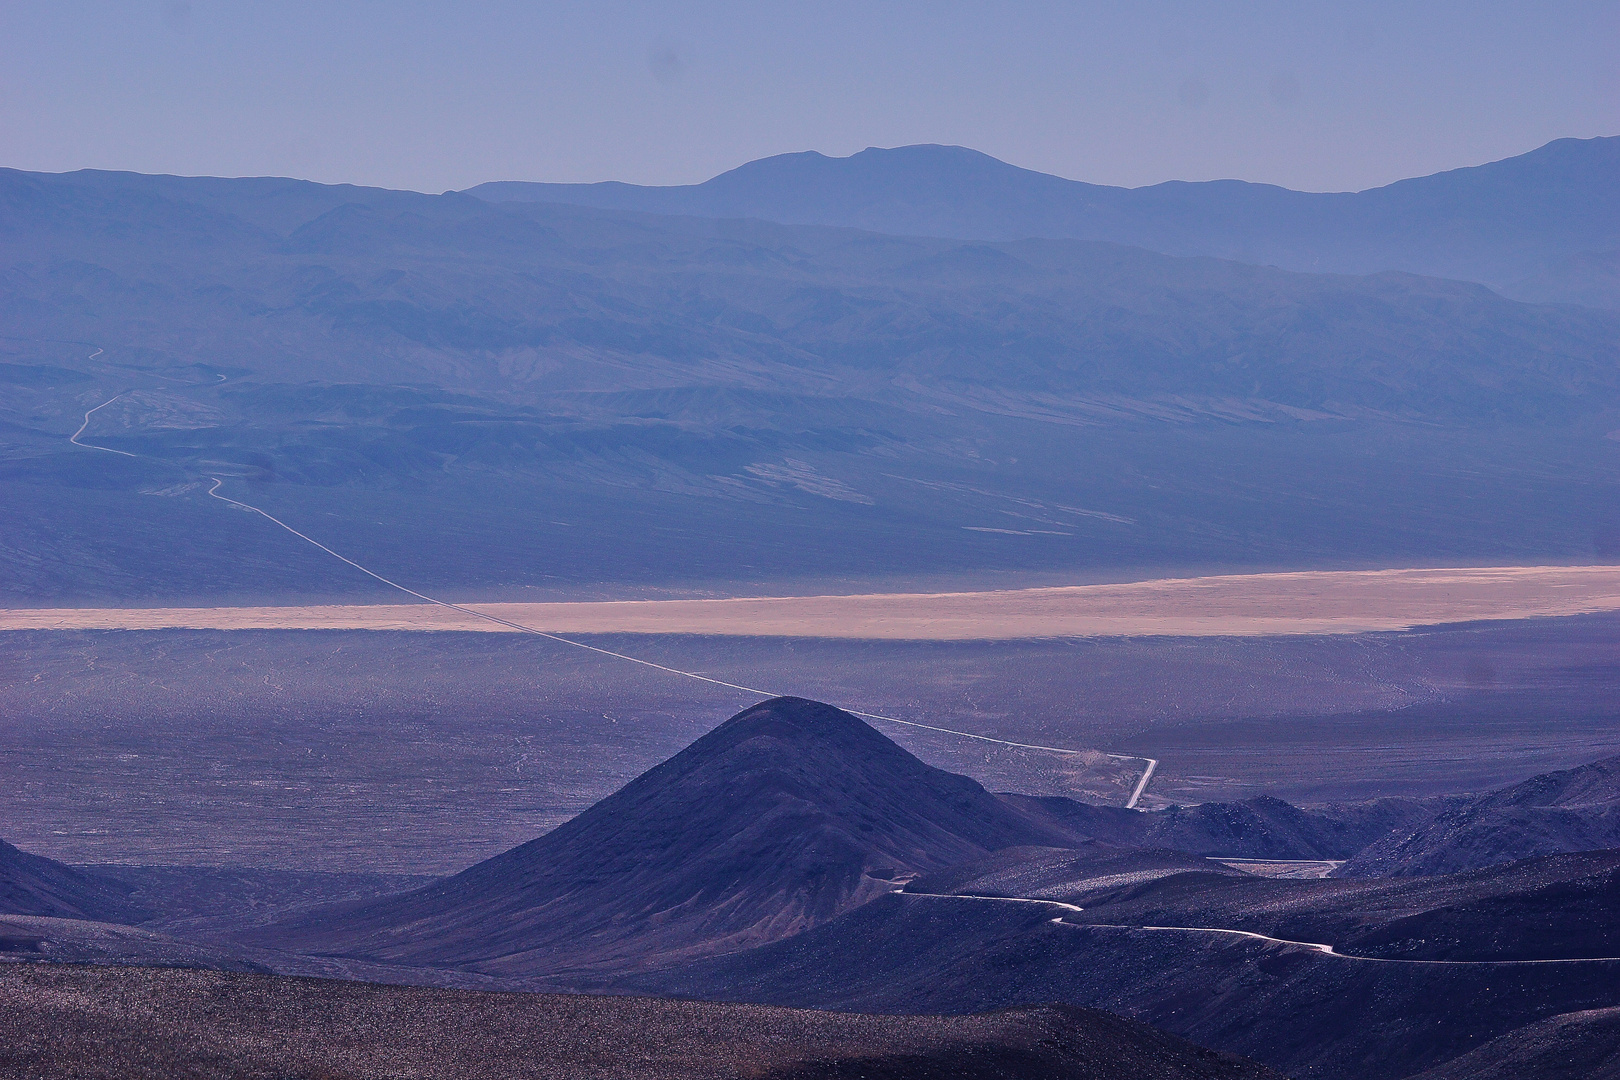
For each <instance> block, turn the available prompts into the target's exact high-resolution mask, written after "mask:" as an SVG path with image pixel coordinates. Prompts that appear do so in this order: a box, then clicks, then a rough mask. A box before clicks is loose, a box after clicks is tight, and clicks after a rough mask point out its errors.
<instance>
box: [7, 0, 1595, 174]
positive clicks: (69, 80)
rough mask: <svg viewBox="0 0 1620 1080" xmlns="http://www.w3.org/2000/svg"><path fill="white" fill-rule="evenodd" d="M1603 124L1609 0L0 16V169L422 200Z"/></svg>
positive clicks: (1255, 164)
mask: <svg viewBox="0 0 1620 1080" xmlns="http://www.w3.org/2000/svg"><path fill="white" fill-rule="evenodd" d="M1613 134H1620V2H1617V0H1589V2H1569V3H1559V2H1556V0H1548V2H1542V3H1513V4H1507V3H1491V2H1484V0H1475V2H1469V3H1460V2H1459V3H1424V2H1422V0H1404V2H1391V0H1359V2H1350V0H1338V2H1335V3H1331V4H1329V3H1321V4H1318V3H1303V2H1302V3H1247V4H1245V3H1168V2H1166V3H1151V2H1138V3H1131V4H1126V3H1118V4H1107V5H1103V4H1089V3H1040V2H1029V3H1017V2H1005V0H1004V2H1002V3H995V4H989V3H984V4H978V3H953V2H949V0H935V2H932V3H909V2H885V0H863V2H859V3H842V2H839V3H813V2H812V3H793V4H788V3H780V4H779V3H765V2H756V3H747V4H744V3H712V2H710V3H705V2H693V3H685V4H661V3H647V2H627V0H606V2H596V3H577V4H548V3H501V2H490V3H477V2H473V0H468V2H463V3H454V4H452V3H409V2H392V3H344V2H342V0H329V2H323V3H302V2H295V0H279V2H274V3H269V2H265V3H229V2H225V0H190V2H185V0H151V2H145V0H140V2H107V3H82V2H74V0H55V2H49V3H37V4H36V3H24V2H22V0H0V164H3V165H10V166H13V167H18V168H26V169H44V170H52V171H54V170H63V169H75V168H81V167H87V166H89V167H97V168H109V169H136V170H140V171H143V172H178V173H210V174H222V175H244V174H276V175H286V176H300V177H307V178H310V179H314V180H322V181H351V182H355V183H365V184H380V185H386V186H390V187H412V188H417V189H421V190H428V191H438V190H442V189H444V188H449V187H466V186H468V185H471V184H474V183H477V182H479V181H482V180H500V179H513V180H601V179H622V180H630V181H636V182H641V183H687V182H693V181H698V180H702V179H705V178H707V177H708V176H710V175H713V174H714V173H717V172H720V171H723V170H725V169H728V168H731V167H733V166H735V165H738V164H740V163H742V162H743V161H746V160H749V159H752V158H757V157H763V156H765V155H768V154H775V153H781V152H784V151H791V150H805V149H813V150H820V151H822V152H824V153H828V154H838V155H842V154H848V153H852V152H854V151H856V150H859V149H861V148H862V147H865V146H897V145H903V144H905V143H917V142H943V143H959V144H962V145H965V146H972V147H975V148H977V149H979V150H983V151H985V152H987V153H990V154H994V155H995V156H997V157H1000V158H1003V159H1005V160H1007V161H1011V162H1013V163H1015V164H1018V165H1024V166H1027V167H1029V168H1034V169H1040V170H1043V171H1047V172H1054V173H1059V174H1061V175H1063V176H1069V177H1073V178H1075V179H1080V180H1090V181H1096V182H1102V183H1115V184H1129V185H1137V184H1146V183H1154V182H1157V181H1160V180H1167V179H1208V178H1213V177H1240V178H1243V179H1251V180H1265V181H1270V182H1274V183H1279V184H1286V185H1288V186H1291V187H1302V188H1310V189H1317V190H1322V189H1345V188H1360V187H1367V186H1371V185H1375V184H1379V183H1384V182H1387V181H1389V180H1394V179H1397V178H1400V177H1403V176H1411V175H1419V174H1422V173H1427V172H1434V171H1437V170H1440V169H1445V168H1452V167H1455V166H1459V165H1469V164H1477V163H1479V162H1482V161H1488V160H1492V159H1495V158H1500V157H1506V156H1509V155H1512V154H1517V153H1521V152H1523V151H1525V150H1529V149H1531V148H1533V147H1535V146H1539V145H1540V144H1542V143H1544V142H1547V141H1548V140H1550V139H1554V138H1558V137H1561V136H1581V137H1588V136H1593V135H1613Z"/></svg>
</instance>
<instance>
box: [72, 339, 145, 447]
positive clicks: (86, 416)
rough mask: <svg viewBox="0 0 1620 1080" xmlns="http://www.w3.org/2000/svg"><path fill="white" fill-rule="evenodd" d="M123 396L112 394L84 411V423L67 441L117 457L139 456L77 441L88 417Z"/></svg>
mask: <svg viewBox="0 0 1620 1080" xmlns="http://www.w3.org/2000/svg"><path fill="white" fill-rule="evenodd" d="M100 351H101V350H100V349H97V350H96V352H100ZM123 396H124V395H123V394H114V395H113V396H112V397H110V398H108V399H107V400H106V401H103V402H102V403H101V404H100V405H97V406H96V407H95V408H94V409H91V410H89V411H88V412H86V413H85V414H84V423H82V424H80V425H79V430H78V431H75V432H74V433H73V434H71V435H69V436H68V442H70V443H72V444H73V445H74V446H82V447H84V448H85V449H86V450H102V451H105V452H106V453H109V454H117V455H118V456H119V457H139V456H140V455H139V454H127V453H125V452H124V451H122V450H114V449H113V448H112V447H110V446H97V445H95V444H94V443H86V442H80V441H79V436H80V435H83V434H84V429H85V428H87V427H89V426H90V417H91V416H93V415H95V414H96V413H98V412H100V411H101V410H102V409H105V408H106V407H107V406H109V405H111V404H112V403H113V402H115V401H117V400H118V399H119V398H121V397H123Z"/></svg>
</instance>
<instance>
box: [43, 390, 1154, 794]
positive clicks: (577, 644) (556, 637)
mask: <svg viewBox="0 0 1620 1080" xmlns="http://www.w3.org/2000/svg"><path fill="white" fill-rule="evenodd" d="M120 397H123V395H122V394H117V395H114V396H113V397H111V398H108V399H107V400H106V401H103V402H102V403H101V404H100V405H97V406H96V407H95V408H94V409H90V410H89V411H88V412H86V413H85V414H84V422H83V423H82V424H80V425H79V430H78V431H75V432H74V433H73V434H72V435H71V436H69V437H68V441H69V442H71V443H73V444H74V445H75V446H82V447H84V448H85V449H87V450H103V451H106V452H107V453H109V454H120V455H122V456H124V457H136V456H138V455H135V454H129V453H125V452H124V451H122V450H114V449H112V448H111V447H107V446H96V445H94V444H92V443H84V442H80V441H79V436H81V435H83V434H84V431H85V428H87V427H89V426H90V417H91V416H92V415H93V414H94V413H95V412H97V411H98V410H100V409H104V408H106V407H107V406H108V405H111V404H112V403H113V402H115V401H117V400H118V399H119V398H120ZM209 479H210V480H212V481H213V486H212V487H210V488H209V489H208V494H209V496H210V497H212V498H215V499H218V500H219V501H220V502H223V503H227V504H229V505H230V506H234V507H236V508H237V509H238V510H244V511H247V512H249V513H253V514H257V515H259V516H260V517H262V518H264V519H265V520H266V521H269V522H271V523H272V524H275V525H278V526H280V527H281V528H283V529H285V530H287V531H288V532H290V533H292V534H293V535H294V536H296V537H298V539H300V540H302V541H304V542H305V543H307V544H312V545H314V546H315V547H317V548H319V549H320V550H322V551H324V552H325V553H326V554H328V555H330V556H332V557H333V558H334V559H337V560H339V561H341V562H344V563H347V564H348V565H350V566H352V567H354V568H355V569H356V570H358V571H360V572H361V573H362V574H365V575H366V576H367V577H370V578H374V579H375V580H377V581H380V582H382V583H383V584H384V585H387V586H389V587H390V588H394V589H398V590H399V591H400V592H402V593H405V594H406V595H407V596H414V597H416V598H417V599H418V600H421V601H423V602H425V603H428V604H433V605H435V606H437V607H441V608H447V609H448V610H451V611H456V612H460V613H461V614H463V615H471V616H473V617H474V618H478V619H483V620H485V621H487V622H491V623H496V624H498V625H500V626H504V627H506V628H508V629H510V630H516V631H518V632H520V633H524V634H532V635H534V636H535V637H541V638H545V639H546V640H548V641H555V642H558V643H559V644H562V645H570V646H572V647H574V648H576V649H585V650H587V651H589V652H593V653H598V654H600V655H602V656H611V657H613V658H615V659H618V660H624V661H627V662H629V663H632V664H640V665H641V666H643V667H649V668H652V669H654V670H656V671H662V672H665V673H667V674H670V675H678V676H681V677H682V678H687V679H696V680H697V681H699V682H705V683H709V684H710V685H712V686H720V687H724V688H726V689H728V690H737V691H741V692H742V693H745V694H756V695H759V696H761V697H781V696H782V695H780V694H776V693H774V692H772V691H769V690H760V689H758V688H757V687H752V686H743V685H741V684H740V683H732V682H726V681H725V680H724V679H715V678H711V677H709V676H707V675H700V674H698V673H697V672H695V671H683V670H682V669H680V668H673V667H667V666H666V665H664V664H658V663H654V662H653V661H651V660H643V659H641V658H640V657H638V656H630V655H629V654H627V653H621V652H615V651H614V650H612V649H604V648H601V647H599V646H596V645H589V644H587V643H585V642H583V641H576V640H574V639H573V638H568V637H563V636H562V635H560V634H553V633H549V632H547V631H544V630H537V629H535V628H534V627H531V626H524V625H523V624H522V623H518V622H514V621H512V620H510V619H503V618H500V617H499V616H496V615H491V614H490V613H488V612H485V611H478V610H476V609H474V608H469V607H463V606H462V605H460V604H452V603H449V602H448V601H444V600H439V599H437V598H436V597H432V596H428V595H427V594H426V593H420V592H417V591H416V590H415V589H412V588H409V587H408V586H405V585H401V584H400V583H399V582H397V581H393V580H391V579H389V578H386V577H383V576H382V575H381V574H379V573H377V572H376V571H374V570H371V569H370V568H368V567H365V566H362V565H361V564H360V563H357V562H355V561H354V560H353V559H351V558H349V557H347V556H346V555H340V554H338V553H337V552H336V551H333V550H332V549H331V548H329V547H327V546H326V545H325V544H323V543H321V542H320V541H319V540H316V539H315V538H313V537H311V536H308V535H306V534H304V533H301V532H299V531H298V530H297V529H295V528H293V527H292V526H291V525H289V524H287V523H286V522H285V521H282V520H281V519H280V518H278V517H276V516H275V515H273V514H270V513H267V512H265V511H264V510H261V509H260V508H259V507H257V506H253V505H252V504H250V503H245V502H242V501H240V500H238V499H232V498H230V497H229V496H226V495H221V494H220V493H219V489H220V488H222V487H224V486H225V480H224V479H223V478H222V477H218V476H210V477H209ZM848 711H849V712H851V713H853V714H855V715H856V716H859V717H862V718H864V719H867V720H880V721H882V722H884V723H889V724H901V725H904V726H905V727H912V728H920V729H922V730H925V731H937V732H940V733H941V734H945V735H954V736H957V737H958V738H963V739H977V740H978V741H980V742H987V743H995V744H997V745H1000V746H1011V747H1015V748H1017V749H1020V750H1039V751H1043V752H1046V753H1052V754H1074V753H1083V752H1084V751H1079V750H1075V749H1072V748H1069V747H1062V746H1041V745H1038V744H1035V743H1020V742H1012V741H1009V740H1007V739H996V738H992V737H990V736H988V735H975V734H974V733H973V732H971V731H958V730H956V729H954V728H946V727H937V726H935V725H933V724H923V723H919V722H917V721H915V720H901V719H900V718H899V717H895V716H884V715H882V714H881V713H873V712H864V711H862V710H860V709H850V710H848ZM1108 757H1110V758H1112V759H1114V760H1116V761H1142V762H1144V763H1145V767H1144V769H1143V771H1142V778H1141V779H1140V780H1139V781H1137V784H1136V788H1135V790H1133V791H1132V792H1131V796H1130V799H1129V800H1128V801H1127V802H1126V803H1125V805H1126V807H1127V808H1134V807H1135V806H1136V804H1137V801H1138V800H1139V799H1141V797H1142V792H1144V791H1145V790H1147V785H1148V781H1149V780H1151V779H1152V778H1153V770H1154V769H1156V768H1157V767H1158V764H1159V763H1158V761H1157V760H1155V759H1153V758H1141V757H1136V756H1133V755H1130V754H1109V755H1108Z"/></svg>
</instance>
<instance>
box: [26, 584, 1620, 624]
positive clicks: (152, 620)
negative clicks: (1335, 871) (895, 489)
mask: <svg viewBox="0 0 1620 1080" xmlns="http://www.w3.org/2000/svg"><path fill="white" fill-rule="evenodd" d="M467 606H468V607H470V608H472V609H474V610H477V611H481V612H486V613H488V614H490V615H494V616H497V617H499V618H502V619H506V620H508V621H511V622H516V623H521V624H522V625H523V626H526V627H529V628H531V629H534V630H541V631H546V632H549V633H557V634H606V633H632V634H706V635H730V636H782V637H823V638H869V639H889V640H914V641H967V640H1009V639H1017V638H1045V637H1114V636H1164V635H1176V636H1180V635H1188V636H1216V635H1220V636H1226V635H1242V636H1253V635H1262V634H1350V633H1362V632H1367V631H1377V630H1404V629H1409V628H1411V627H1416V626H1433V625H1436V624H1439V623H1455V622H1475V621H1480V620H1496V619H1526V618H1537V617H1548V616H1560V615H1579V614H1588V613H1595V612H1607V611H1620V566H1523V567H1483V568H1479V567H1476V568H1464V569H1427V570H1369V571H1311V572H1301V573H1284V574H1241V575H1228V576H1222V577H1202V578H1170V579H1161V580H1155V581H1138V582H1131V583H1127V584H1118V585H1077V586H1067V587H1058V588H1041V589H1009V590H1001V591H993V592H958V593H888V594H868V595H857V596H782V597H745V598H736V599H720V600H634V601H609V602H585V603H545V604H471V605H467ZM180 628H186V629H218V630H246V629H303V630H429V631H433V630H437V631H443V630H476V631H488V632H495V633H514V632H516V631H513V630H511V629H510V628H508V627H504V626H501V625H499V624H497V623H492V622H488V621H485V620H483V619H480V618H477V617H476V616H472V615H468V614H464V613H462V612H459V611H454V610H451V609H448V608H444V607H437V606H434V605H431V604H366V605H326V606H310V607H218V608H40V609H23V608H18V609H0V630H156V629H180Z"/></svg>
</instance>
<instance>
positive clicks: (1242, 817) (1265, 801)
mask: <svg viewBox="0 0 1620 1080" xmlns="http://www.w3.org/2000/svg"><path fill="white" fill-rule="evenodd" d="M1003 798H1005V799H1007V800H1008V801H1009V802H1011V803H1012V804H1013V805H1015V806H1017V807H1019V808H1020V809H1023V810H1024V811H1026V812H1028V813H1030V814H1032V815H1034V816H1038V817H1044V818H1046V819H1047V820H1049V821H1051V822H1052V823H1053V824H1054V825H1056V826H1058V827H1060V828H1063V829H1065V830H1068V831H1071V832H1077V833H1080V834H1082V835H1085V836H1091V837H1095V838H1096V839H1098V840H1104V841H1107V842H1108V843H1112V844H1122V845H1125V846H1128V847H1149V848H1169V849H1170V850H1172V851H1185V852H1188V853H1190V854H1193V855H1226V856H1232V857H1235V858H1250V859H1348V858H1350V857H1351V856H1352V855H1355V854H1356V853H1357V852H1358V851H1360V850H1362V849H1363V848H1365V847H1366V846H1367V845H1369V844H1371V843H1373V842H1374V841H1376V840H1379V839H1381V838H1383V837H1385V836H1387V835H1389V833H1390V831H1391V830H1392V829H1395V828H1398V827H1400V826H1402V825H1410V824H1411V823H1413V822H1414V821H1415V820H1423V819H1426V818H1428V817H1429V816H1431V815H1432V814H1433V812H1434V806H1433V804H1430V803H1428V802H1426V801H1423V800H1417V799H1389V800H1378V801H1377V802H1375V803H1370V804H1364V805H1359V806H1343V807H1335V808H1332V809H1331V810H1320V811H1319V810H1305V809H1301V808H1300V807H1297V806H1293V805H1291V804H1289V803H1286V802H1284V801H1283V800H1281V799H1276V798H1272V797H1271V796H1269V795H1261V796H1259V797H1257V798H1253V799H1246V800H1244V801H1243V802H1237V803H1200V804H1198V805H1195V806H1172V807H1169V808H1168V809H1165V810H1156V811H1153V812H1151V813H1138V812H1136V811H1133V810H1125V809H1123V808H1121V807H1117V806H1091V805H1088V804H1086V803H1079V802H1075V801H1074V800H1072V799H1065V798H1061V797H1054V796H1044V797H1035V796H1027V795H1006V796H1003Z"/></svg>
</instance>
